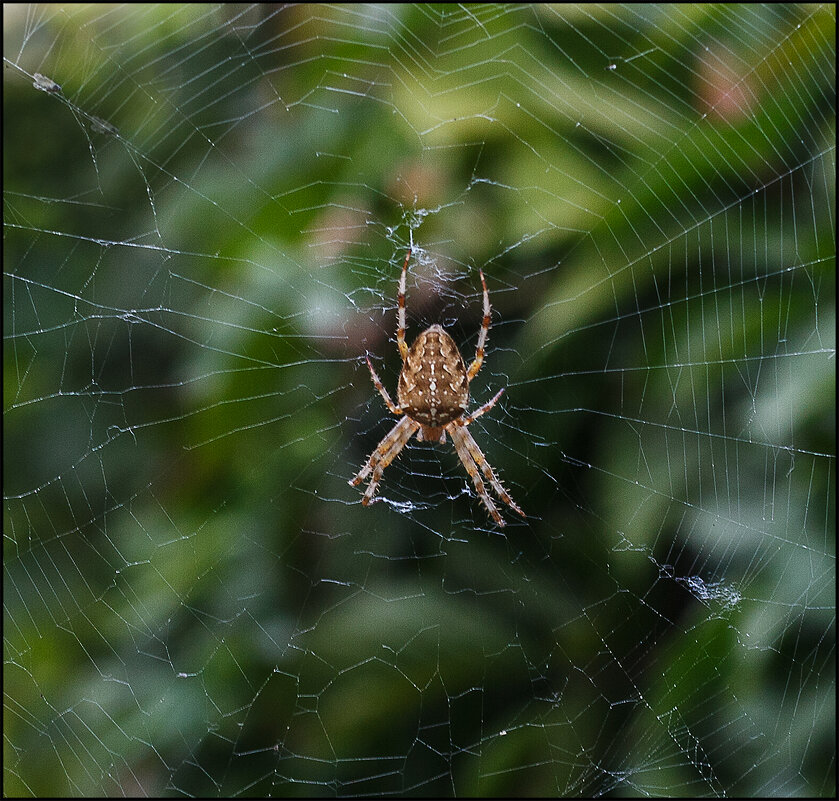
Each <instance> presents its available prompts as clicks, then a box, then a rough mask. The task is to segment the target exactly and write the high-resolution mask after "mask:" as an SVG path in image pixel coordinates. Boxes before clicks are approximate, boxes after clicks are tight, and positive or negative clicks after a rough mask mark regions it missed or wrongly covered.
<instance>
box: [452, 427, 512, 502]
mask: <svg viewBox="0 0 839 801" xmlns="http://www.w3.org/2000/svg"><path fill="white" fill-rule="evenodd" d="M449 433H450V434H451V435H452V439H453V440H455V444H457V439H460V440H461V441H462V443H463V447H464V448H465V449H466V450H467V452H468V453H469V455H470V456H471V457H472V459H473V460H474V462H475V464H477V465H478V466H479V467H480V468H481V472H482V473H483V474H484V476H485V477H486V480H487V481H489V483H490V484H491V485H492V488H493V489H494V490H495V492H496V494H497V495H498V497H499V498H501V500H502V501H504V503H506V504H507V505H508V506H509V507H510V508H511V509H512V510H513V511H515V512H518V513H519V514H520V515H521V516H522V517H527V515H526V514H525V513H524V512H523V511H522V510H521V509H520V508H519V507H518V506H517V505H516V503H515V501H514V500H513V499H512V498H511V497H510V495H509V493H508V492H507V490H505V489H504V487H502V486H501V482H500V481H499V480H498V479H497V478H496V477H495V473H493V472H492V468H491V467H490V465H489V462H488V461H487V460H486V457H485V456H484V454H483V453H482V452H481V449H480V448H479V447H478V443H477V442H475V438H474V437H473V436H472V434H471V433H470V432H469V429H468V428H466V426H451V427H450V428H449ZM458 453H459V451H458ZM462 460H463V457H461V461H462ZM475 486H477V484H476V485H475ZM493 517H494V515H493Z"/></svg>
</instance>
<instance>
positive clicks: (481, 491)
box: [447, 425, 506, 527]
mask: <svg viewBox="0 0 839 801" xmlns="http://www.w3.org/2000/svg"><path fill="white" fill-rule="evenodd" d="M447 428H448V429H449V434H451V437H452V442H454V447H455V450H456V451H457V455H458V456H459V457H460V461H461V462H463V466H464V467H465V468H466V472H467V473H469V477H470V478H471V479H472V483H473V484H474V485H475V491H476V492H477V493H478V497H479V498H480V499H481V503H483V505H484V506H486V508H487V511H488V512H489V513H490V515H492V519H493V520H494V521H495V522H496V523H497V524H498V525H499V526H501V527H504V526H505V525H506V523H505V522H504V518H502V517H501V515H500V514H499V512H498V509H496V508H495V504H494V503H493V502H492V498H490V497H489V493H488V492H487V491H486V487H485V486H484V482H483V481H481V477H480V476H479V475H478V466H477V465H476V464H475V460H474V459H473V458H472V454H471V453H470V452H469V447H468V445H467V444H466V439H465V437H464V436H463V435H464V434H465V433H466V429H465V428H462V427H458V426H454V425H451V426H447Z"/></svg>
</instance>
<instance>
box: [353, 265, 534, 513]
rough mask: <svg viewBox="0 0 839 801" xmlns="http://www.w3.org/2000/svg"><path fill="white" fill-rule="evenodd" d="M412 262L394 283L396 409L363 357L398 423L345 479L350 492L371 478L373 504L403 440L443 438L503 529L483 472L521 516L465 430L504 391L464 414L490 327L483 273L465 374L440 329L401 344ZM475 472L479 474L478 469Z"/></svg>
mask: <svg viewBox="0 0 839 801" xmlns="http://www.w3.org/2000/svg"><path fill="white" fill-rule="evenodd" d="M410 260H411V250H408V255H407V256H405V263H404V264H403V265H402V276H401V277H400V279H399V296H398V305H399V319H398V322H399V328H398V330H397V333H396V344H397V345H398V347H399V353H400V355H401V356H402V372H401V373H399V384H398V387H397V395H396V398H397V400H398V401H399V405H398V406H397V405H396V404H395V403H394V402H393V401H392V400H391V399H390V395H389V394H388V392H387V390H386V389H385V388H384V385H383V384H382V382H381V381H380V380H379V377H378V376H377V375H376V371H375V370H374V369H373V365H372V363H371V362H370V357H369V356H368V357H367V367H369V368H370V376H371V377H372V379H373V384H374V386H375V387H376V389H377V390H378V391H379V394H380V395H381V396H382V398H384V402H385V403H386V404H387V408H388V409H390V411H391V412H392V413H393V414H395V415H396V416H397V417H401V418H402V419H401V420H400V421H399V422H398V423H397V424H396V425H395V426H394V427H393V428H392V429H391V430H390V432H389V433H388V435H387V436H386V437H385V438H384V439H383V440H382V441H381V442H380V443H379V444H378V446H377V447H376V450H374V451H373V453H372V454H370V458H369V459H368V460H367V464H366V465H365V466H364V467H362V468H361V470H360V471H359V472H358V474H357V475H356V476H354V477H353V478H351V479H350V481H349V484H350V485H351V486H353V487H355V486H357V485H358V484H360V483H361V482H362V481H364V480H365V479H366V478H367V476H369V475H370V474H371V473H372V474H373V475H372V478H371V479H370V484H369V485H368V486H367V489H366V490H365V492H364V497H363V498H362V499H361V502H362V503H363V504H364V505H365V506H367V505H368V504H369V503H370V501H371V500H372V499H373V495H375V493H376V489H377V487H378V486H379V482H380V481H381V480H382V473H383V472H384V470H385V468H386V467H387V466H388V465H389V464H390V463H391V462H392V461H393V460H394V459H395V458H396V457H397V456H398V455H399V453H400V451H401V450H402V448H404V447H405V445H406V443H407V442H408V440H409V439H410V438H411V437H412V436H413V435H414V434H415V433H416V434H417V439H418V440H421V441H425V442H445V441H446V433H448V434H449V435H450V436H451V438H452V442H454V447H455V450H456V451H457V455H458V456H459V457H460V461H461V462H463V466H464V467H465V468H466V472H467V473H469V475H470V477H471V478H472V483H473V484H474V485H475V491H476V492H477V493H478V497H479V498H480V499H481V502H482V503H483V505H484V506H485V507H486V508H487V511H488V512H489V513H490V515H491V516H492V519H493V520H494V521H495V522H496V523H497V524H498V525H499V526H504V525H505V523H504V520H503V518H502V517H501V515H500V514H499V512H498V509H496V508H495V504H494V503H493V502H492V498H491V497H490V496H489V493H488V492H487V490H486V487H485V485H484V482H483V480H482V479H481V476H480V474H479V472H480V473H483V474H484V477H485V478H486V480H487V481H488V482H489V483H490V485H491V486H492V488H493V489H494V490H495V492H496V493H497V495H498V497H499V498H501V500H502V501H504V503H506V504H508V505H509V506H510V507H511V508H512V509H513V510H514V511H516V512H518V513H519V514H520V515H521V516H522V517H526V515H525V513H524V512H523V511H522V510H521V509H519V507H518V506H516V504H515V503H514V502H513V499H512V498H511V497H510V496H509V495H508V494H507V492H506V490H505V489H504V488H503V487H502V486H501V482H500V481H499V480H498V479H497V478H496V477H495V473H493V472H492V468H491V467H490V465H489V463H488V462H487V460H486V458H485V457H484V455H483V453H481V449H480V448H479V447H478V443H477V442H475V440H474V438H473V437H472V435H471V434H470V433H469V429H468V428H467V426H468V425H469V424H470V423H471V422H473V421H474V420H475V419H477V418H478V417H480V416H481V415H482V414H484V413H485V412H488V411H489V410H490V409H491V408H492V407H493V406H495V404H496V402H497V401H498V399H499V398H500V397H501V395H502V393H503V392H504V390H503V389H502V390H500V391H499V392H498V393H497V394H496V395H495V397H494V398H493V399H492V400H490V401H488V402H487V403H485V404H484V405H483V406H481V407H479V408H478V409H476V410H475V411H474V412H472V414H466V404H467V403H468V402H469V383H470V382H471V381H472V379H473V378H474V377H475V376H476V375H477V373H478V370H480V369H481V365H482V364H483V361H484V346H485V345H486V341H487V336H488V334H489V325H490V305H489V292H487V285H486V281H485V280H484V273H483V271H482V270H481V271H480V274H481V286H482V287H483V292H484V319H483V321H482V322H481V330H480V333H479V335H478V346H477V348H476V350H475V360H474V361H473V362H472V364H470V365H469V369H468V370H467V369H466V365H465V364H464V361H463V357H462V356H461V355H460V351H459V350H458V349H457V345H455V344H454V340H453V339H452V338H451V337H450V336H449V335H448V334H447V333H446V332H445V331H444V330H443V327H442V326H440V325H432V326H431V327H430V328H426V329H425V331H423V332H422V333H421V334H420V335H419V336H418V337H417V338H416V340H415V341H414V344H413V345H411V347H410V348H409V347H408V346H407V345H406V344H405V278H406V275H407V273H408V262H409V261H410ZM479 469H480V470H479Z"/></svg>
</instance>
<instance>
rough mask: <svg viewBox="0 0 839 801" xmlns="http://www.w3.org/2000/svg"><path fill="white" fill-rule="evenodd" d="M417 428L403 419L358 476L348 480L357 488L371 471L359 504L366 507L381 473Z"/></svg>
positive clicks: (371, 455) (413, 423) (410, 421)
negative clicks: (371, 474)
mask: <svg viewBox="0 0 839 801" xmlns="http://www.w3.org/2000/svg"><path fill="white" fill-rule="evenodd" d="M418 428H419V423H417V422H415V421H413V420H411V418H410V417H403V418H402V419H401V420H400V421H399V422H398V423H397V424H396V425H395V426H394V427H393V428H392V429H391V430H390V431H389V432H388V433H387V436H386V437H385V438H384V439H383V440H382V441H381V442H380V443H379V444H378V446H377V447H376V450H374V451H373V453H371V454H370V458H369V459H368V460H367V464H366V465H365V466H364V467H363V468H361V470H359V471H358V474H357V475H356V476H354V477H353V478H351V479H350V480H349V482H348V483H349V484H350V486H353V487H355V486H358V485H359V484H360V483H361V482H362V481H364V479H366V478H367V476H369V475H370V473H371V471H372V473H373V477H372V478H371V479H370V485H369V486H368V487H367V490H366V491H365V493H364V497H363V498H362V499H361V502H362V503H363V504H364V505H365V506H367V504H369V503H370V500H371V499H372V497H373V495H374V494H375V492H376V488H377V487H378V485H379V482H380V481H381V479H382V473H383V472H384V470H385V468H386V467H387V466H388V465H389V464H390V463H391V462H392V461H393V460H394V459H395V458H396V457H397V456H398V455H399V453H400V451H401V450H402V448H404V447H405V443H406V442H407V441H408V440H409V439H410V438H411V436H412V435H413V434H414V432H415V431H416V430H417V429H418Z"/></svg>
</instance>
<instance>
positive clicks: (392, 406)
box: [366, 356, 405, 417]
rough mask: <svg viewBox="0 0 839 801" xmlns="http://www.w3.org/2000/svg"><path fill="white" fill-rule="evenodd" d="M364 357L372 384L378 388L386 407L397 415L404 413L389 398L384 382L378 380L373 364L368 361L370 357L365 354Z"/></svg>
mask: <svg viewBox="0 0 839 801" xmlns="http://www.w3.org/2000/svg"><path fill="white" fill-rule="evenodd" d="M366 358H367V366H368V367H369V368H370V375H371V376H372V378H373V386H375V387H376V389H377V390H379V394H380V395H381V396H382V397H383V398H384V399H385V403H386V404H387V408H388V409H390V411H391V412H393V414H395V415H396V416H397V417H399V415H400V414H405V412H403V411H402V409H400V408H399V407H398V406H397V405H396V404H395V403H394V402H393V401H392V400H391V399H390V395H388V393H387V390H386V389H385V387H384V384H382V382H381V381H379V377H378V376H377V375H376V371H375V370H374V369H373V364H372V363H371V362H370V357H369V356H367V357H366Z"/></svg>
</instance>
